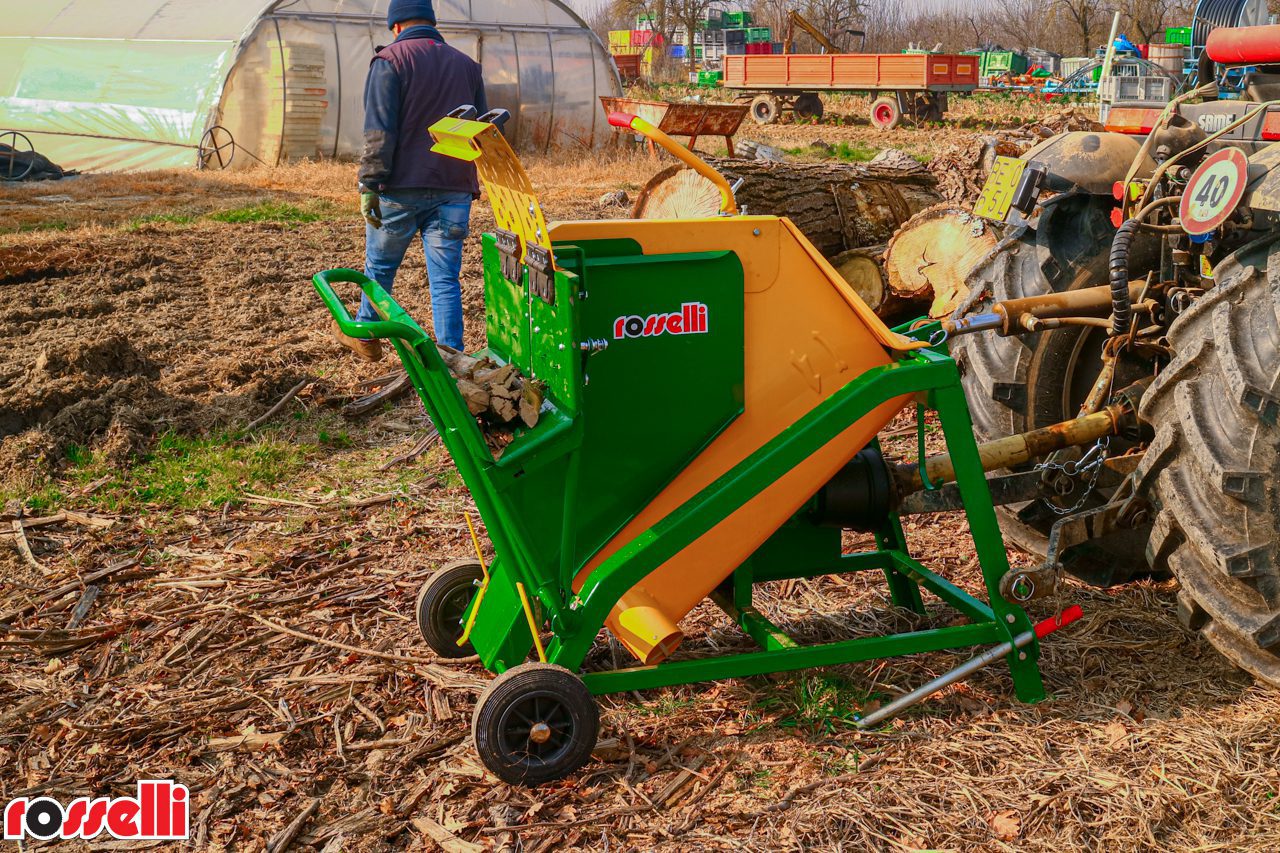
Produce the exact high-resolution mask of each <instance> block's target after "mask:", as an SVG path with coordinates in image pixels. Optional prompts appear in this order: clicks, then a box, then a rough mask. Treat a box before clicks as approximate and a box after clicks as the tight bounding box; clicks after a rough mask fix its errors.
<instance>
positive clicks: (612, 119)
mask: <svg viewBox="0 0 1280 853" xmlns="http://www.w3.org/2000/svg"><path fill="white" fill-rule="evenodd" d="M635 120H636V117H635V116H633V115H632V114H631V113H609V124H611V125H613V126H614V127H631V123H632V122H633V121H635Z"/></svg>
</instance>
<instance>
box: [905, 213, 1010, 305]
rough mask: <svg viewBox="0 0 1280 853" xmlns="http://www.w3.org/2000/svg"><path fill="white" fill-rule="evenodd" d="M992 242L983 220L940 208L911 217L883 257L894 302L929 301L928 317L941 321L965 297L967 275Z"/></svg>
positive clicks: (988, 249) (994, 236) (995, 240)
mask: <svg viewBox="0 0 1280 853" xmlns="http://www.w3.org/2000/svg"><path fill="white" fill-rule="evenodd" d="M996 242H997V237H996V235H995V233H994V231H992V229H991V227H990V226H989V225H988V224H987V222H986V221H985V220H983V219H980V218H979V217H977V216H974V215H973V214H972V213H970V212H969V211H966V210H964V209H963V208H958V207H955V206H953V205H949V204H940V205H936V206H934V207H931V208H929V209H928V210H925V211H922V212H920V213H918V214H917V215H915V216H913V217H912V218H911V219H910V221H908V222H907V223H906V224H905V225H903V226H902V228H901V229H899V231H898V233H897V234H895V235H894V237H893V239H892V240H891V241H890V242H889V248H888V250H887V251H886V252H885V270H886V272H887V274H888V280H889V291H890V293H891V294H892V295H893V296H896V297H897V298H899V299H905V300H913V301H924V300H927V301H929V302H930V308H929V316H930V317H935V318H936V317H945V316H946V315H948V314H950V313H951V312H952V311H953V310H954V309H955V307H956V306H957V305H958V304H960V302H962V301H963V300H964V299H965V297H967V296H968V295H969V285H968V284H967V283H966V280H967V279H968V276H969V273H970V272H971V271H972V270H973V268H974V267H975V266H976V265H977V264H978V262H979V261H980V260H982V258H984V257H985V256H986V255H987V254H988V253H990V252H991V250H992V249H994V248H995V245H996Z"/></svg>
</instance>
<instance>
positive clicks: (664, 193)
mask: <svg viewBox="0 0 1280 853" xmlns="http://www.w3.org/2000/svg"><path fill="white" fill-rule="evenodd" d="M720 204H721V198H720V191H719V190H718V189H716V186H715V184H713V183H711V182H710V181H708V180H707V179H706V178H704V177H702V176H701V175H699V174H698V173H697V172H695V171H693V170H692V169H689V168H687V167H685V166H680V165H676V166H671V167H669V168H666V169H663V170H662V171H661V172H659V173H658V174H656V175H654V176H653V178H651V179H650V181H649V183H648V184H646V185H645V188H644V189H643V190H641V191H640V195H639V196H638V197H637V198H636V203H635V206H634V207H633V208H632V210H631V218H632V219H701V218H705V217H709V216H716V215H717V214H719V213H720Z"/></svg>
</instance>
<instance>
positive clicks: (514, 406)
mask: <svg viewBox="0 0 1280 853" xmlns="http://www.w3.org/2000/svg"><path fill="white" fill-rule="evenodd" d="M517 400H519V397H515V398H512V399H508V398H506V397H500V396H498V395H497V394H494V395H493V396H492V397H491V398H490V399H489V410H490V411H492V412H493V414H494V415H496V416H497V418H498V421H499V422H500V423H504V424H509V423H511V422H512V421H514V420H515V419H516V417H517V416H518V415H519V414H520V410H519V408H518V403H517V402H516V401H517Z"/></svg>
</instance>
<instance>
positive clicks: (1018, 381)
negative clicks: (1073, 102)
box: [944, 25, 1280, 684]
mask: <svg viewBox="0 0 1280 853" xmlns="http://www.w3.org/2000/svg"><path fill="white" fill-rule="evenodd" d="M1228 89H1230V90H1231V92H1230V94H1232V95H1233V96H1234V97H1233V98H1231V99H1225V98H1222V97H1220V96H1222V95H1223V94H1226V93H1228ZM1277 99H1280V26H1276V25H1271V26H1259V27H1243V28H1221V29H1217V30H1214V31H1213V32H1212V33H1210V35H1209V38H1208V41H1207V45H1206V47H1205V51H1204V54H1203V57H1202V60H1201V63H1200V72H1199V79H1198V80H1197V86H1196V87H1195V88H1194V89H1193V90H1192V91H1190V92H1188V93H1187V94H1185V95H1182V96H1180V97H1178V98H1176V99H1174V101H1173V102H1172V103H1170V104H1169V105H1168V106H1167V107H1165V108H1163V109H1145V108H1123V109H1115V110H1113V111H1112V113H1111V114H1110V116H1109V119H1108V126H1107V130H1106V131H1105V132H1072V133H1066V134H1062V135H1060V136H1056V137H1053V138H1050V139H1047V140H1045V141H1044V142H1042V143H1041V144H1040V145H1038V146H1036V147H1034V148H1033V149H1031V150H1030V151H1028V152H1027V153H1026V154H1024V155H1023V156H1022V157H1021V158H1018V159H1013V158H997V161H996V163H995V165H994V167H993V168H992V171H991V175H990V177H989V179H988V182H987V185H986V187H985V188H984V191H983V195H982V197H981V199H980V200H979V201H978V203H977V205H976V207H975V211H974V212H975V213H976V214H977V215H978V216H980V217H983V218H985V219H986V220H987V221H988V222H989V223H993V224H994V227H995V228H996V229H997V233H998V235H999V238H1000V239H999V241H998V243H997V244H996V247H995V248H994V249H993V250H991V251H990V252H988V253H987V254H986V256H985V257H983V258H982V259H981V260H979V261H978V262H977V263H976V264H975V265H974V266H973V267H972V268H971V269H969V270H968V271H967V272H966V273H965V276H966V281H967V283H968V284H969V286H970V290H969V297H968V298H967V299H964V300H963V301H961V302H960V303H959V304H958V305H955V306H954V312H953V313H952V314H951V316H950V319H948V320H947V321H946V322H945V323H944V327H946V328H947V329H949V330H950V332H951V334H952V340H951V352H952V354H953V356H954V357H955V358H956V360H957V362H958V364H959V367H960V371H961V375H962V378H963V383H964V387H965V392H966V396H967V399H968V402H969V407H970V410H971V413H972V417H973V421H974V426H975V431H976V433H977V435H978V438H979V440H986V441H990V440H993V439H998V438H1000V437H1002V436H1012V435H1016V434H1020V433H1023V432H1025V431H1027V430H1036V429H1041V428H1044V427H1046V426H1049V425H1052V424H1057V423H1059V422H1063V421H1067V420H1069V419H1071V418H1075V417H1077V416H1080V415H1087V414H1089V413H1090V412H1093V411H1097V410H1098V409H1099V407H1100V406H1102V405H1103V404H1104V403H1106V402H1107V400H1108V399H1109V398H1110V397H1111V395H1112V394H1113V393H1114V392H1115V391H1116V390H1117V389H1131V390H1130V391H1128V392H1127V393H1131V394H1136V398H1135V399H1134V400H1133V403H1134V405H1135V406H1136V407H1137V411H1138V412H1139V415H1140V422H1141V423H1140V428H1139V429H1136V430H1130V431H1129V432H1128V433H1126V434H1117V435H1113V436H1107V437H1103V438H1100V439H1099V440H1098V441H1097V442H1096V443H1095V444H1093V445H1092V446H1090V447H1081V448H1074V449H1072V448H1068V449H1065V450H1062V451H1059V452H1056V453H1054V454H1053V455H1050V456H1049V457H1048V458H1046V459H1044V460H1042V461H1040V462H1039V463H1038V464H1036V465H1034V466H1030V465H1024V466H1022V467H1013V468H1010V469H1007V470H1006V471H1005V472H1003V475H1002V477H997V478H996V480H995V481H993V491H1003V493H1004V494H1006V495H1007V496H1008V497H1009V498H1010V500H1008V501H1006V505H1005V506H1003V507H1002V508H1001V510H1000V513H1001V517H1002V527H1003V528H1004V531H1005V535H1006V537H1008V538H1010V539H1011V540H1013V541H1014V542H1016V543H1017V544H1019V545H1021V546H1022V547H1023V548H1024V549H1026V550H1028V551H1030V552H1031V553H1033V554H1038V555H1040V556H1041V557H1043V560H1044V563H1043V566H1042V567H1041V568H1040V569H1039V570H1038V571H1037V572H1035V573H1031V574H1029V575H1028V577H1027V578H1026V581H1027V582H1031V581H1034V582H1035V583H1034V585H1035V587H1036V588H1037V589H1038V590H1039V594H1043V593H1044V592H1045V591H1047V590H1050V589H1053V588H1054V586H1055V584H1056V581H1057V579H1058V576H1059V573H1060V572H1062V571H1066V572H1069V573H1071V574H1073V575H1075V576H1077V577H1078V578H1080V579H1082V580H1084V581H1086V582H1088V583H1091V584H1095V585H1098V586H1113V585H1116V584H1120V583H1124V582H1126V581H1129V580H1132V579H1135V578H1138V577H1142V576H1155V577H1162V576H1168V575H1172V576H1174V577H1176V578H1177V579H1178V581H1179V582H1180V592H1179V599H1178V602H1179V607H1178V610H1179V614H1180V617H1181V619H1182V620H1183V622H1184V623H1185V624H1186V625H1187V626H1188V627H1189V628H1191V629H1194V630H1198V631H1200V632H1202V633H1203V635H1204V636H1205V637H1206V638H1207V639H1208V640H1209V641H1210V642H1211V643H1212V644H1213V645H1214V646H1216V647H1217V648H1218V649H1219V650H1220V651H1221V652H1222V653H1223V654H1224V655H1225V656H1226V657H1227V658H1229V659H1230V660H1231V661H1233V662H1234V663H1235V664H1237V665H1239V666H1240V667H1242V668H1244V669H1245V670H1248V671H1249V672H1251V673H1253V674H1254V675H1256V676H1257V677H1259V678H1261V679H1264V680H1266V681H1269V682H1271V683H1273V684H1280V529H1278V524H1277V517H1278V515H1277V514H1278V513H1280V493H1278V492H1277V489H1276V487H1275V485H1274V483H1275V480H1276V478H1277V475H1280V422H1278V421H1280V144H1277V142H1280V100H1277ZM1193 101H1198V102H1195V103H1193ZM984 330H986V331H987V332H988V333H985V334H977V333H976V332H980V331H984ZM991 330H994V332H995V333H994V334H991V333H989V332H990V331H991ZM1133 389H1137V390H1133ZM1002 479H1005V480H1008V482H1009V486H1008V488H1006V489H1001V488H1000V487H999V486H998V485H997V481H1000V480H1002ZM1014 498H1025V500H1021V499H1017V500H1015V499H1014Z"/></svg>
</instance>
